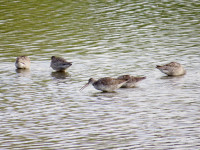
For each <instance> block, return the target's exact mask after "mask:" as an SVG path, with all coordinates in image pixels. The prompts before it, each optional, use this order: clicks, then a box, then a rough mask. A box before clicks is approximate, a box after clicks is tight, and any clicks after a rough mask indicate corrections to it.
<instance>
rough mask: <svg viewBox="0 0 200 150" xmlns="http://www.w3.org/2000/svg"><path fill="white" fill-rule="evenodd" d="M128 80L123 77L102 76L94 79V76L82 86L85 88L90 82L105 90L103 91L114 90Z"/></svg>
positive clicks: (98, 88)
mask: <svg viewBox="0 0 200 150" xmlns="http://www.w3.org/2000/svg"><path fill="white" fill-rule="evenodd" d="M125 82H127V81H126V80H122V79H116V78H110V77H105V78H100V79H99V80H97V81H96V80H94V79H93V78H90V79H89V80H88V83H87V84H86V85H85V86H83V87H82V88H81V90H83V89H84V88H85V87H87V86H88V85H89V84H92V85H93V86H94V88H95V89H97V90H100V91H103V92H112V91H115V90H117V89H118V88H120V87H121V86H122V85H123V84H124V83H125Z"/></svg>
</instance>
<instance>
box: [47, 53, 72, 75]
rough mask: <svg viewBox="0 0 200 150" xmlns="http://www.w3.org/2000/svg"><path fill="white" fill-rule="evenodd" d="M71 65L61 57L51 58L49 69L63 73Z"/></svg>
mask: <svg viewBox="0 0 200 150" xmlns="http://www.w3.org/2000/svg"><path fill="white" fill-rule="evenodd" d="M71 65H72V62H67V61H66V60H65V59H64V58H62V57H56V56H52V57H51V65H50V66H51V68H53V69H54V70H56V71H65V70H66V69H67V68H69V67H70V66H71Z"/></svg>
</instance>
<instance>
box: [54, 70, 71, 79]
mask: <svg viewBox="0 0 200 150" xmlns="http://www.w3.org/2000/svg"><path fill="white" fill-rule="evenodd" d="M51 76H52V77H53V78H56V79H65V78H66V77H70V74H69V73H68V72H63V71H57V72H52V73H51Z"/></svg>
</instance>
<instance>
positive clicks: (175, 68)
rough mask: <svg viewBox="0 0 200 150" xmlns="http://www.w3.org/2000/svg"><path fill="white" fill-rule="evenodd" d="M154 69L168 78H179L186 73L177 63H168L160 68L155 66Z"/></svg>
mask: <svg viewBox="0 0 200 150" xmlns="http://www.w3.org/2000/svg"><path fill="white" fill-rule="evenodd" d="M156 68H157V69H159V70H160V71H161V72H163V73H165V74H167V75H168V76H180V75H184V74H185V73H186V70H185V69H184V68H183V66H182V65H181V64H179V63H177V62H170V63H168V64H165V65H162V66H160V65H157V66H156Z"/></svg>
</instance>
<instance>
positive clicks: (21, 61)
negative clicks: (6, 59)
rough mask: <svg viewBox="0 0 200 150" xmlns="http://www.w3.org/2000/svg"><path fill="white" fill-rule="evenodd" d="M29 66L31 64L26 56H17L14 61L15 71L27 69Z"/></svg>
mask: <svg viewBox="0 0 200 150" xmlns="http://www.w3.org/2000/svg"><path fill="white" fill-rule="evenodd" d="M30 64H31V62H30V58H29V57H28V56H19V57H17V58H16V61H15V66H16V68H17V69H29V68H30Z"/></svg>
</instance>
